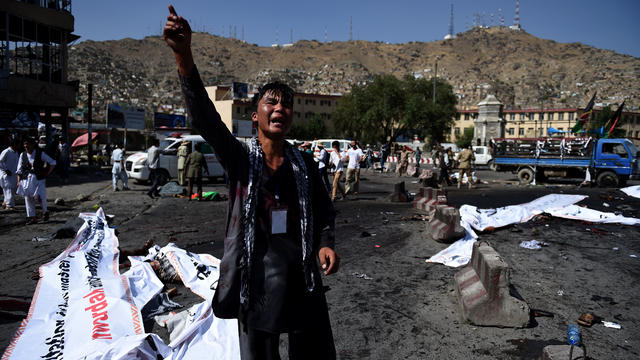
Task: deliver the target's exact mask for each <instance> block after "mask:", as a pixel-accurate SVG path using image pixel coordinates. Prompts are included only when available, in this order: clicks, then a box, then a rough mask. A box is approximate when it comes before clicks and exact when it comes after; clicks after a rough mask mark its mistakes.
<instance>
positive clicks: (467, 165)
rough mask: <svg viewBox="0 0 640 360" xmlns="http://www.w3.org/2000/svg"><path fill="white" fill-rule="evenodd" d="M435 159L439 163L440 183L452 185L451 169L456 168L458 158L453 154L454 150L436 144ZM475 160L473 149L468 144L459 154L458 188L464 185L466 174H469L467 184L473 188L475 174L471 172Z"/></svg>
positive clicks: (441, 184)
mask: <svg viewBox="0 0 640 360" xmlns="http://www.w3.org/2000/svg"><path fill="white" fill-rule="evenodd" d="M433 161H434V163H436V164H437V165H438V170H439V175H438V184H440V186H443V187H444V186H445V185H447V186H451V185H452V183H451V179H450V178H449V170H451V169H453V168H455V164H456V159H455V157H454V154H453V150H451V148H448V149H446V150H444V149H443V148H442V146H440V145H436V147H435V150H434V152H433ZM473 161H475V156H474V155H473V149H472V148H471V146H467V147H465V148H464V149H462V151H461V152H460V153H459V154H458V159H457V163H458V166H457V167H458V169H459V171H458V189H460V187H461V186H462V179H463V177H464V175H467V186H468V187H469V189H472V188H473V176H472V172H471V168H472V166H471V165H472V162H473Z"/></svg>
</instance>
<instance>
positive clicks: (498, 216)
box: [426, 194, 640, 267]
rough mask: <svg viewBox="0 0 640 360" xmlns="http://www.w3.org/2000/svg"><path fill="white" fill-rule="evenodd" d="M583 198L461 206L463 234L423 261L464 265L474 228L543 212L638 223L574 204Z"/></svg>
mask: <svg viewBox="0 0 640 360" xmlns="http://www.w3.org/2000/svg"><path fill="white" fill-rule="evenodd" d="M586 197H587V196H586V195H564V194H549V195H545V196H542V197H540V198H537V199H535V200H533V201H531V202H528V203H525V204H521V205H511V206H505V207H501V208H497V209H478V208H477V207H475V206H471V205H462V206H461V207H460V224H461V225H462V227H464V229H465V230H466V235H465V237H464V238H462V239H460V240H458V241H456V242H454V243H453V244H451V245H450V246H449V247H448V248H446V249H444V250H442V251H440V252H439V253H437V254H435V255H433V256H432V257H430V258H429V259H427V260H426V262H431V263H441V264H444V265H446V266H451V267H460V266H464V265H466V264H467V263H469V261H470V260H471V251H472V249H473V243H474V242H475V241H476V240H477V239H478V235H477V234H476V233H475V232H474V231H473V229H476V230H479V231H484V230H486V229H488V228H499V227H503V226H507V225H511V224H516V223H524V222H527V221H529V220H530V219H531V218H533V217H534V216H535V215H538V214H542V213H548V214H551V215H552V216H556V217H561V218H566V219H574V220H584V221H589V222H593V223H618V224H624V225H640V219H635V218H627V217H624V216H621V215H615V214H613V213H604V212H601V211H597V210H592V209H589V208H585V207H580V206H577V205H574V204H575V203H577V202H579V201H581V200H583V199H585V198H586Z"/></svg>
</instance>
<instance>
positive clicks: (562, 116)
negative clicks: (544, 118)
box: [558, 112, 564, 120]
mask: <svg viewBox="0 0 640 360" xmlns="http://www.w3.org/2000/svg"><path fill="white" fill-rule="evenodd" d="M558 120H564V113H563V112H561V113H558Z"/></svg>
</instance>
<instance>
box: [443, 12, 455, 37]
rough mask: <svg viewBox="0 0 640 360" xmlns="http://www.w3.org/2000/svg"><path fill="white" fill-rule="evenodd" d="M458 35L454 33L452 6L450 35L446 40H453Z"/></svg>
mask: <svg viewBox="0 0 640 360" xmlns="http://www.w3.org/2000/svg"><path fill="white" fill-rule="evenodd" d="M455 37H456V35H455V33H454V32H453V4H451V16H450V17H449V33H448V34H447V35H446V36H445V37H444V39H445V40H448V39H453V38H455Z"/></svg>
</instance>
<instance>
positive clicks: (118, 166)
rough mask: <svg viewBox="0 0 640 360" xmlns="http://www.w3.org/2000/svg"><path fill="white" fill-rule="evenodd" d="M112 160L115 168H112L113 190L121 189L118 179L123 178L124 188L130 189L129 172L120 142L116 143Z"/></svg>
mask: <svg viewBox="0 0 640 360" xmlns="http://www.w3.org/2000/svg"><path fill="white" fill-rule="evenodd" d="M111 161H112V162H113V168H111V177H112V178H113V191H120V190H119V189H118V179H120V180H122V190H129V186H127V180H128V177H127V172H126V171H125V170H124V151H122V147H121V146H120V144H116V148H115V150H113V152H112V153H111Z"/></svg>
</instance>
